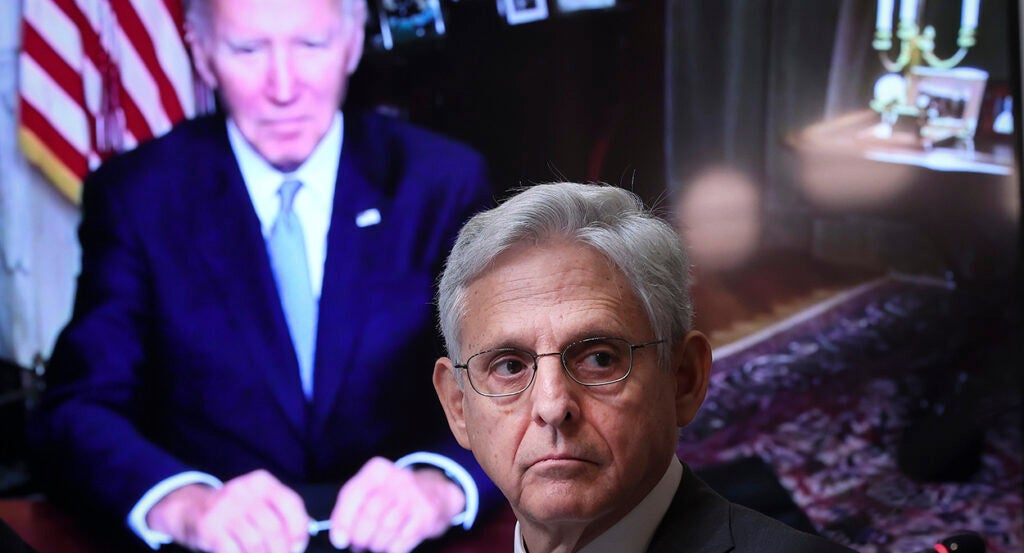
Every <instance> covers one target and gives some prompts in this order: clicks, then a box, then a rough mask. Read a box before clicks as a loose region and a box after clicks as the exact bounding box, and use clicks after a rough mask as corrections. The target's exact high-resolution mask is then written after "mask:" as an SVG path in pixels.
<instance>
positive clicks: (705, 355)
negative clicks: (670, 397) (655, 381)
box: [672, 330, 711, 427]
mask: <svg viewBox="0 0 1024 553" xmlns="http://www.w3.org/2000/svg"><path fill="white" fill-rule="evenodd" d="M672 363H673V366H672V370H673V371H674V372H675V375H676V424H677V425H678V426H680V427H683V426H686V425H688V424H690V422H692V421H693V419H694V417H696V416H697V411H698V410H699V409H700V406H701V404H702V403H704V396H705V395H707V391H708V380H709V379H710V376H711V343H710V342H709V341H708V339H707V337H706V336H704V334H702V333H700V332H697V331H696V330H694V331H690V332H689V333H687V334H686V337H684V338H683V341H682V342H681V343H678V344H676V346H675V347H674V348H673V352H672Z"/></svg>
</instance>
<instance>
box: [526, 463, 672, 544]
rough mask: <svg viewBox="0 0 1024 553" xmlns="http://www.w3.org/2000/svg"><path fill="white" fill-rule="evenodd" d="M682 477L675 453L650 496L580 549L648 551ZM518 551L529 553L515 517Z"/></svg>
mask: <svg viewBox="0 0 1024 553" xmlns="http://www.w3.org/2000/svg"><path fill="white" fill-rule="evenodd" d="M682 479H683V464H682V463H681V462H679V459H678V458H677V457H676V456H675V454H673V455H672V461H671V462H670V463H669V465H668V469H666V470H665V474H664V475H663V476H662V477H661V480H659V481H658V483H657V484H655V486H654V488H653V489H651V491H650V493H648V494H647V497H645V498H644V499H643V501H641V502H640V503H639V504H637V506H636V507H634V508H633V510H632V511H630V512H629V513H628V514H627V515H626V516H625V517H623V518H622V520H620V521H618V522H616V523H615V525H614V526H612V527H611V528H609V529H608V531H606V532H605V533H603V534H601V535H600V536H598V537H597V538H595V539H594V541H592V542H590V543H588V544H587V545H586V546H585V547H584V548H583V549H580V550H579V552H578V553H643V552H644V551H647V546H648V545H650V542H651V538H653V537H654V531H655V530H657V529H658V525H659V524H661V519H662V518H664V517H665V513H666V512H667V511H668V507H669V505H670V504H671V503H672V498H673V497H675V494H676V490H677V489H678V488H679V482H680V481H682ZM514 547H515V553H526V546H525V545H524V544H523V536H522V533H521V532H520V529H519V522H518V521H516V532H515V544H514Z"/></svg>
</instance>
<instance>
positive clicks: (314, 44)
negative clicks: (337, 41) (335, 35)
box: [299, 38, 330, 49]
mask: <svg viewBox="0 0 1024 553" xmlns="http://www.w3.org/2000/svg"><path fill="white" fill-rule="evenodd" d="M329 43H330V39H328V38H306V39H303V40H301V41H300V42H299V44H300V45H301V46H302V47H303V48H310V49H321V48H326V47H327V45H328V44H329Z"/></svg>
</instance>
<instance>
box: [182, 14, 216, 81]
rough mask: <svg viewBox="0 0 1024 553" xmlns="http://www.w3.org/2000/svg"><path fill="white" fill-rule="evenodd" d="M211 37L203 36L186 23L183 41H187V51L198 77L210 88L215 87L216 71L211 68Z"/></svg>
mask: <svg viewBox="0 0 1024 553" xmlns="http://www.w3.org/2000/svg"><path fill="white" fill-rule="evenodd" d="M211 40H212V39H209V38H204V37H203V36H202V35H201V34H200V33H199V32H198V31H197V30H196V29H192V28H191V25H188V26H187V27H186V30H185V41H186V42H188V49H189V52H191V53H192V64H193V65H195V68H196V73H198V74H199V78H200V79H202V80H203V82H204V83H206V86H208V87H210V90H216V89H217V73H216V72H215V71H214V70H213V65H212V63H211V61H210V59H211V55H212V54H213V52H212V51H211V50H210V49H211V48H213V45H212V44H210V42H211Z"/></svg>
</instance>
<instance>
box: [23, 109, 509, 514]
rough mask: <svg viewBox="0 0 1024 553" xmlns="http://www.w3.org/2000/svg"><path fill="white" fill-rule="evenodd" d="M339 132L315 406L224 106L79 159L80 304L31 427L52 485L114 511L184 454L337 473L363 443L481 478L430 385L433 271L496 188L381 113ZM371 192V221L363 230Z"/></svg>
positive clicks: (192, 464)
mask: <svg viewBox="0 0 1024 553" xmlns="http://www.w3.org/2000/svg"><path fill="white" fill-rule="evenodd" d="M344 132H345V136H344V146H343V151H342V154H341V160H340V168H339V176H338V183H337V186H336V190H335V194H334V208H333V215H332V220H331V225H330V230H329V233H328V239H327V259H326V263H325V267H324V277H323V291H322V295H321V299H320V310H319V313H320V319H319V324H318V329H319V332H318V338H317V347H316V360H315V383H314V386H315V390H314V398H313V400H312V401H311V402H310V403H308V404H307V402H306V401H305V399H304V397H303V394H302V391H301V387H300V383H299V377H298V374H299V370H298V366H297V361H296V358H295V354H294V350H293V348H292V344H291V341H290V338H289V335H288V331H287V327H286V323H285V319H284V315H283V312H282V309H281V304H280V301H279V299H278V295H277V290H276V287H275V285H274V280H273V277H272V274H271V268H270V264H269V260H268V257H267V253H266V248H265V245H264V240H263V237H262V235H261V233H260V224H259V221H258V219H257V217H256V214H255V212H254V210H253V208H252V204H251V201H250V199H249V197H248V194H247V192H246V189H245V186H244V183H243V181H242V177H241V174H240V172H239V170H238V167H237V163H236V161H235V158H234V156H233V155H232V152H231V150H230V146H229V144H228V140H227V134H226V131H225V124H224V120H223V118H221V117H207V118H200V119H198V120H193V121H189V122H185V123H183V124H181V125H179V126H177V127H176V128H175V129H174V130H173V131H172V132H171V133H169V134H168V135H166V136H164V137H163V138H160V139H158V140H155V141H152V142H149V143H147V144H144V145H142V146H140V147H139V148H138V149H136V150H135V151H132V152H130V153H127V154H124V155H121V156H118V157H116V158H114V159H112V160H110V161H109V162H107V163H105V164H104V165H103V166H102V167H101V168H100V169H99V170H98V171H97V172H96V173H94V174H93V175H91V176H90V178H89V179H88V180H87V182H86V184H85V187H84V190H85V197H84V202H83V219H82V224H81V227H80V230H79V236H80V240H81V243H82V270H81V274H80V276H79V280H78V290H77V296H76V300H75V308H74V315H73V318H72V320H71V322H70V323H69V324H68V325H67V327H66V328H65V330H64V331H63V333H62V334H61V336H60V338H59V340H58V343H57V345H56V347H55V350H54V353H53V356H52V358H51V361H50V363H49V366H48V367H47V375H46V381H47V386H48V389H47V391H46V393H45V395H44V397H43V401H42V402H41V405H40V407H39V409H38V410H37V412H36V413H35V417H34V420H33V422H32V425H31V427H30V439H31V443H32V447H33V450H34V457H35V459H36V460H37V461H38V466H37V468H38V469H39V470H37V474H39V475H40V476H41V477H42V478H43V479H44V481H45V483H47V484H49V486H48V491H49V492H50V493H51V494H52V495H54V496H56V497H57V498H58V499H64V500H65V501H70V502H72V504H78V505H80V506H87V507H88V508H89V509H90V510H93V511H94V512H95V511H99V512H104V513H109V514H112V515H114V516H115V517H117V519H118V520H124V518H125V516H126V515H127V513H128V511H129V510H130V508H131V507H132V506H133V505H134V503H135V502H136V501H137V500H138V499H139V498H140V497H141V496H142V494H143V493H145V492H146V491H147V490H148V489H149V488H150V487H152V486H153V485H154V484H156V483H157V482H159V481H160V480H162V479H164V478H167V477H168V476H171V475H173V474H176V473H179V472H182V471H185V470H193V469H194V470H201V471H205V472H209V473H212V474H213V475H215V476H217V477H219V478H222V479H229V478H232V477H234V476H238V475H240V474H243V473H246V472H248V471H251V470H254V469H257V468H264V469H267V470H268V471H270V472H271V473H273V474H274V475H275V476H277V477H278V478H279V479H281V480H282V481H284V482H285V483H288V484H291V485H300V484H305V483H318V482H334V483H341V482H343V481H344V480H345V479H346V478H347V477H349V476H351V475H352V474H353V473H354V472H355V471H356V470H358V469H359V467H360V466H361V465H362V464H363V463H364V462H365V461H366V460H367V459H368V458H370V457H371V456H373V455H382V456H385V457H388V458H391V459H394V458H397V457H399V456H401V455H404V454H406V453H409V452H412V451H416V450H420V449H427V450H431V451H436V452H439V453H442V454H447V455H450V456H453V457H455V458H456V460H458V461H460V462H462V463H463V465H464V466H467V468H469V469H470V470H471V472H473V473H474V475H476V476H477V477H478V478H477V481H478V483H481V484H484V483H485V482H486V479H485V478H484V477H483V473H482V471H479V468H478V466H477V465H476V463H475V461H473V460H472V457H471V456H470V455H469V454H468V453H466V452H464V451H463V450H461V448H459V447H458V446H457V444H456V443H455V442H454V440H453V439H452V438H451V435H450V433H449V431H448V428H447V424H446V422H445V419H444V415H443V413H442V412H441V410H440V407H439V405H438V401H437V398H436V395H435V394H434V391H433V387H432V385H431V374H432V370H433V361H434V359H435V358H436V357H437V356H438V354H439V353H440V347H439V341H438V340H437V338H436V332H435V331H434V324H435V319H434V309H433V304H432V299H433V298H432V290H433V285H434V281H435V276H436V275H437V273H438V272H439V270H440V269H441V267H442V264H443V262H444V259H445V257H446V255H447V252H448V249H449V247H450V245H451V242H452V241H453V240H454V237H455V234H456V232H457V230H458V229H459V227H460V225H461V224H462V222H463V221H464V220H465V219H466V218H467V217H468V216H470V215H472V214H473V213H474V212H475V211H477V210H479V209H481V208H483V207H487V206H488V205H489V204H490V203H491V197H492V196H491V191H490V189H489V187H488V181H487V179H486V175H485V166H484V163H483V160H482V159H481V158H480V157H479V156H478V155H477V154H475V153H474V152H472V151H470V150H469V149H467V148H465V147H464V146H461V145H458V144H456V143H454V142H451V141H448V140H445V139H442V138H440V137H438V136H435V135H432V134H429V133H427V132H426V131H423V130H420V129H417V128H414V127H412V126H409V125H405V124H402V123H400V122H398V121H395V120H392V119H389V118H384V117H379V116H374V115H366V114H346V117H345V131H344ZM371 208H376V209H377V210H378V211H379V212H380V214H381V221H380V223H379V224H377V225H373V226H369V227H366V228H358V227H357V226H356V224H355V218H356V215H357V214H358V213H360V212H362V211H364V210H367V209H371ZM485 495H489V494H486V493H485Z"/></svg>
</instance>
